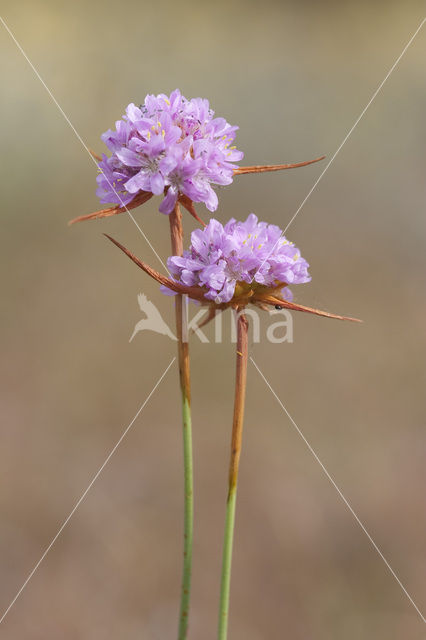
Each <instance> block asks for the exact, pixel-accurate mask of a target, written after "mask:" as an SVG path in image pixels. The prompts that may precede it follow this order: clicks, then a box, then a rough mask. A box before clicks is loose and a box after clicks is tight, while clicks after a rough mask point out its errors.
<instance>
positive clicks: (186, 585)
mask: <svg viewBox="0 0 426 640" xmlns="http://www.w3.org/2000/svg"><path fill="white" fill-rule="evenodd" d="M169 218H170V236H171V241H172V254H173V255H182V252H183V228H182V214H181V211H180V208H179V204H176V206H175V208H174V210H173V212H172V213H171V214H170V216H169ZM175 300H176V333H177V339H178V360H179V378H180V388H181V393H182V423H183V464H184V489H185V507H184V546H183V575H182V588H181V597H180V613H179V635H178V640H186V638H187V632H188V614H189V601H190V595H191V571H192V541H193V529H194V524H193V520H194V496H193V471H192V427H191V386H190V375H189V349H188V341H187V336H186V335H184V333H183V327H184V322H183V312H185V311H186V309H185V308H184V302H185V301H184V300H183V298H182V296H181V295H177V296H176V298H175Z"/></svg>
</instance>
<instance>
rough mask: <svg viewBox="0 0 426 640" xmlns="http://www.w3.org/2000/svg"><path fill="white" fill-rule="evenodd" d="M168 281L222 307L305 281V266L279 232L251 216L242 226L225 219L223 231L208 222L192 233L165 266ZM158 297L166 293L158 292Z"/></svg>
mask: <svg viewBox="0 0 426 640" xmlns="http://www.w3.org/2000/svg"><path fill="white" fill-rule="evenodd" d="M167 266H168V269H169V271H170V274H171V276H172V277H173V278H174V279H175V280H176V281H177V282H180V283H182V284H184V285H186V286H189V287H202V288H203V289H204V291H205V293H204V297H205V298H206V299H207V300H213V301H214V302H215V303H216V304H222V303H227V302H229V301H230V300H232V298H233V297H234V295H235V293H236V292H237V294H238V293H239V292H240V291H241V290H252V291H255V290H256V289H257V290H263V291H264V290H266V289H273V290H275V291H278V290H280V291H281V294H282V295H283V297H284V299H285V300H291V299H292V294H291V291H290V290H289V289H288V287H287V285H294V284H301V283H303V282H309V281H310V280H311V277H310V275H309V273H308V267H309V265H308V263H307V262H306V260H305V259H304V258H302V256H301V255H300V251H299V249H297V247H295V246H294V244H293V243H292V242H289V241H288V240H287V239H286V238H285V237H284V236H282V231H281V229H280V228H279V227H277V226H275V225H272V224H267V223H266V222H259V221H258V219H257V217H256V216H255V215H254V214H253V213H252V214H250V215H249V216H248V218H247V220H246V221H245V222H237V221H236V220H234V219H232V220H230V221H229V222H228V223H227V224H226V225H225V226H222V224H221V223H220V222H218V221H217V220H215V219H211V220H210V222H209V224H208V225H207V226H206V227H205V228H204V229H196V230H195V231H193V232H192V234H191V246H190V249H189V251H185V252H184V254H183V256H182V257H180V256H172V257H171V258H169V259H168V262H167ZM163 293H168V292H167V291H166V290H165V289H164V288H163Z"/></svg>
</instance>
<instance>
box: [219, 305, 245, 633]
mask: <svg viewBox="0 0 426 640" xmlns="http://www.w3.org/2000/svg"><path fill="white" fill-rule="evenodd" d="M237 312H239V313H238V319H237V368H236V377H235V399H234V420H233V425H232V442H231V461H230V465H229V487H228V500H227V504H226V520H225V535H224V539H223V558H222V579H221V586H220V605H219V627H218V640H226V638H227V635H228V618H229V593H230V587H231V565H232V547H233V540H234V527H235V507H236V502H237V482H238V469H239V462H240V454H241V444H242V436H243V422H244V403H245V395H246V381H247V359H248V322H247V318H246V316H245V315H244V314H243V313H242V312H241V310H239V309H237Z"/></svg>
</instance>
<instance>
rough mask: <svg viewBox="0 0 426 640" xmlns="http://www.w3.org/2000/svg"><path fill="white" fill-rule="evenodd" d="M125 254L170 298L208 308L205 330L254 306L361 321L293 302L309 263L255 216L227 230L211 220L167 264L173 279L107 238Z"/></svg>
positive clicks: (305, 278)
mask: <svg viewBox="0 0 426 640" xmlns="http://www.w3.org/2000/svg"><path fill="white" fill-rule="evenodd" d="M105 235H106V236H107V238H109V240H111V242H113V243H114V244H115V245H116V246H117V247H118V248H119V249H121V251H123V252H124V253H125V254H126V255H127V256H128V257H129V258H130V259H131V260H132V261H133V262H134V263H135V264H137V265H138V267H140V268H141V269H142V270H143V271H145V273H147V274H148V275H149V276H151V278H154V280H156V281H157V282H158V283H159V284H160V285H161V288H162V291H163V293H165V294H167V295H173V294H181V295H187V296H188V297H189V298H191V299H192V300H194V301H195V302H198V303H199V304H201V305H205V306H207V307H208V313H207V317H206V319H205V320H204V321H203V322H202V324H201V325H200V326H203V325H204V324H206V323H207V322H209V321H210V320H211V319H212V318H214V316H215V314H216V312H217V311H218V310H219V311H222V310H223V309H226V308H228V307H232V308H234V309H237V310H241V309H244V307H246V306H247V305H248V304H254V305H256V306H257V307H260V308H261V309H264V310H269V309H270V308H271V307H279V308H285V309H290V310H292V311H304V312H306V313H313V314H315V315H317V316H325V317H327V318H335V319H337V320H353V321H355V322H360V321H359V320H357V319H356V318H349V317H346V316H340V315H336V314H334V313H329V312H328V311H321V310H320V309H312V308H311V307H306V306H304V305H300V304H295V303H294V302H291V297H292V295H291V292H290V290H289V289H288V286H287V285H288V284H292V285H293V284H300V283H302V282H309V280H310V279H311V278H310V275H309V273H308V266H309V265H308V263H307V262H306V260H305V259H304V258H302V257H301V256H300V253H299V250H298V249H297V248H296V247H295V246H294V245H293V244H292V243H290V242H288V241H287V240H286V239H285V238H284V237H281V231H280V229H279V228H278V227H276V226H274V225H268V224H266V223H265V222H258V219H257V218H256V216H255V215H254V214H251V215H250V216H249V217H248V218H247V220H246V221H245V222H237V221H236V220H230V221H229V222H228V223H227V224H226V225H225V226H224V227H223V226H222V225H221V224H220V223H219V222H218V221H217V220H211V221H210V223H209V225H208V226H207V227H206V228H205V229H204V230H202V231H199V230H197V231H194V232H193V233H192V237H191V247H190V249H189V251H186V252H184V254H183V256H182V257H180V256H172V257H171V258H169V260H168V266H169V269H170V273H171V277H170V278H169V277H167V276H164V275H162V274H161V273H158V271H155V269H153V268H152V267H150V266H149V265H148V264H146V263H145V262H142V261H141V260H139V259H138V258H136V256H134V255H133V254H132V253H131V252H130V251H129V250H128V249H126V247H123V245H122V244H120V243H119V242H117V240H114V238H111V236H108V235H107V234H105Z"/></svg>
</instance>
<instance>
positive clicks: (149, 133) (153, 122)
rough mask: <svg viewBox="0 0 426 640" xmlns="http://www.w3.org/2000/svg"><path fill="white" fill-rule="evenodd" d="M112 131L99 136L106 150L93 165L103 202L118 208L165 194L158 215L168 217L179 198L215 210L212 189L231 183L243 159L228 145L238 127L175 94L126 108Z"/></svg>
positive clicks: (205, 103)
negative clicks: (96, 168)
mask: <svg viewBox="0 0 426 640" xmlns="http://www.w3.org/2000/svg"><path fill="white" fill-rule="evenodd" d="M115 126H116V128H115V131H113V130H111V129H110V130H108V131H107V132H106V133H104V134H103V135H102V136H101V138H102V140H103V142H104V143H105V144H106V146H107V147H108V149H109V150H110V151H111V155H110V156H109V157H108V156H106V155H105V154H103V156H102V158H101V160H100V161H99V164H98V166H99V169H100V170H101V172H100V174H99V175H98V177H97V183H98V189H97V192H96V193H97V195H98V197H99V198H100V200H101V202H102V203H113V204H116V205H120V206H122V205H127V204H129V203H130V202H131V201H132V200H133V199H134V198H135V196H136V195H137V194H140V193H141V192H144V193H150V194H154V195H162V194H163V193H164V194H165V197H164V199H163V200H162V202H161V204H160V207H159V209H160V211H161V212H162V213H165V214H169V213H171V211H172V210H173V208H174V206H175V204H176V202H177V200H178V198H179V196H181V195H183V196H187V198H189V199H190V200H191V201H193V202H204V203H205V205H206V206H207V208H208V209H209V211H215V210H216V208H217V205H218V199H217V195H216V193H215V191H214V189H213V187H212V185H227V184H230V183H231V182H232V180H233V175H234V170H235V169H237V168H238V167H237V165H235V164H234V163H235V162H238V161H239V160H241V158H242V157H243V153H242V152H241V151H238V150H237V149H236V147H235V146H234V145H233V144H232V143H233V142H234V139H235V133H236V131H237V129H238V127H236V126H231V125H230V124H228V122H227V121H226V120H225V119H224V118H215V117H214V111H213V110H212V109H210V106H209V102H208V100H204V99H202V98H193V99H191V100H187V99H186V98H185V97H184V96H182V95H181V93H180V91H179V90H178V89H176V90H175V91H173V92H172V93H171V95H170V96H166V95H165V94H159V95H158V96H154V95H147V96H146V98H145V101H144V104H143V105H141V106H140V107H137V106H135V105H134V104H133V103H131V104H129V106H128V107H127V109H126V113H125V115H124V116H123V118H122V119H121V120H118V121H117V122H116V124H115Z"/></svg>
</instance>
